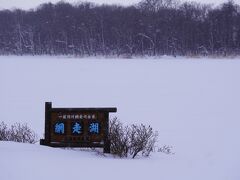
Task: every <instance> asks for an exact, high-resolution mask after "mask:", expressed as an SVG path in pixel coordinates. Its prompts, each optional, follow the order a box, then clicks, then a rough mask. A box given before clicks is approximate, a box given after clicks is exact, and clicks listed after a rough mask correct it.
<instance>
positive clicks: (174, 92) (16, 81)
mask: <svg viewBox="0 0 240 180" xmlns="http://www.w3.org/2000/svg"><path fill="white" fill-rule="evenodd" d="M239 69H240V61H239V60H238V59H234V60H231V59H228V60H227V59H223V60H217V59H184V58H177V59H174V58H167V57H163V58H160V59H146V60H143V59H132V60H126V59H117V60H116V59H101V58H100V59H94V58H85V59H78V58H66V57H47V56H46V57H44V56H43V57H31V56H23V57H14V56H9V57H7V56H1V57H0V84H1V88H0V99H1V101H0V109H1V113H0V120H3V121H5V122H6V123H8V124H12V123H14V122H27V123H28V124H29V126H31V127H32V128H33V129H34V130H35V131H36V132H37V133H38V134H39V135H40V136H42V134H43V130H44V102H45V101H52V102H53V107H105V106H116V107H117V108H118V113H117V114H116V115H117V116H118V117H119V118H120V119H121V120H122V121H123V122H125V123H145V124H150V125H152V126H153V127H154V128H155V129H156V130H158V131H159V142H158V145H159V146H161V145H163V144H167V145H172V146H173V151H174V152H175V155H165V154H162V153H158V152H155V153H154V154H153V155H152V156H151V157H150V158H147V159H143V158H140V159H137V160H130V159H124V160H121V159H115V158H113V157H106V158H105V157H102V156H99V155H96V153H95V152H86V151H79V150H78V151H77V150H64V149H52V148H48V147H42V146H39V145H25V144H19V143H10V142H0V160H1V161H0V169H1V173H0V179H1V180H15V179H23V180H32V179H36V180H38V179H44V178H45V179H50V178H48V177H52V178H53V179H66V178H69V179H72V178H74V179H75V178H77V179H83V178H87V179H96V177H100V179H104V177H105V173H107V174H109V176H110V178H108V179H113V178H114V179H117V180H118V179H119V180H120V179H128V178H129V177H131V178H134V179H140V180H141V179H164V180H173V179H182V180H193V179H194V180H203V179H204V180H239V179H240V172H239V170H238V169H239V167H240V155H239V152H240V141H239V135H240V132H239V127H240V123H239V119H240V111H239V107H240V94H239V92H240V81H239V77H240V71H239ZM113 115H114V114H113ZM64 165H67V167H65V166H64ZM65 168H66V169H65ZM43 172H45V174H44V173H43Z"/></svg>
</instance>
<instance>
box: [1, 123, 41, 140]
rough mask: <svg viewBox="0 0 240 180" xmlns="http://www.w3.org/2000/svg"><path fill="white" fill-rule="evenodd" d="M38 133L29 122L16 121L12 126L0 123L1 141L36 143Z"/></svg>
mask: <svg viewBox="0 0 240 180" xmlns="http://www.w3.org/2000/svg"><path fill="white" fill-rule="evenodd" d="M37 138H38V136H37V134H36V133H35V132H34V131H33V130H32V129H31V128H29V127H28V125H27V124H20V123H15V124H13V125H11V127H10V128H8V127H7V125H6V124H5V123H4V122H1V123H0V141H15V142H22V143H31V144H34V143H36V142H37Z"/></svg>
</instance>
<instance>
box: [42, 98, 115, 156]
mask: <svg viewBox="0 0 240 180" xmlns="http://www.w3.org/2000/svg"><path fill="white" fill-rule="evenodd" d="M110 112H117V108H52V103H51V102H46V103H45V139H41V140H40V144H41V145H46V146H51V147H103V148H104V152H105V153H110V142H109V140H108V131H109V113H110Z"/></svg>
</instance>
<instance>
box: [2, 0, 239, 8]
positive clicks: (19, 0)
mask: <svg viewBox="0 0 240 180" xmlns="http://www.w3.org/2000/svg"><path fill="white" fill-rule="evenodd" d="M49 1H51V2H53V3H55V2H58V1H59V0H0V8H1V9H12V8H21V9H29V8H34V7H36V6H38V5H39V4H41V3H45V2H49ZM65 1H66V2H71V3H74V2H77V1H76V0H65ZM82 1H85V0H82ZM88 1H90V2H94V3H98V4H102V3H105V4H121V5H130V4H135V3H138V2H140V0H88ZM184 1H196V2H202V3H212V4H216V5H218V4H220V3H222V2H226V1H227V0H184ZM235 2H240V0H235Z"/></svg>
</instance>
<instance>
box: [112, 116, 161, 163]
mask: <svg viewBox="0 0 240 180" xmlns="http://www.w3.org/2000/svg"><path fill="white" fill-rule="evenodd" d="M157 137H158V133H157V132H154V131H153V129H152V127H151V126H145V125H143V124H141V125H135V124H133V125H131V126H124V125H123V124H122V123H121V122H120V121H119V120H118V119H117V118H116V117H115V118H113V119H112V120H111V121H110V132H109V139H110V143H111V145H110V151H111V153H112V154H114V155H116V156H119V157H128V156H129V155H130V156H131V157H132V158H135V157H136V156H137V155H138V154H139V153H141V154H142V156H149V155H150V153H151V152H153V148H154V145H155V143H156V141H157Z"/></svg>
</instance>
